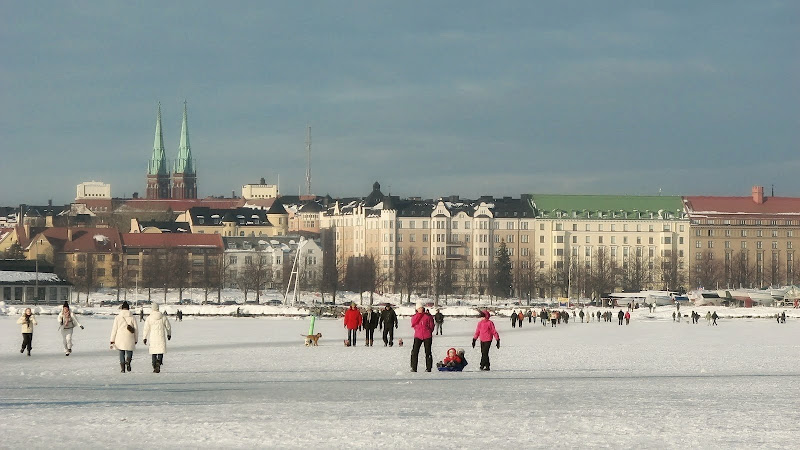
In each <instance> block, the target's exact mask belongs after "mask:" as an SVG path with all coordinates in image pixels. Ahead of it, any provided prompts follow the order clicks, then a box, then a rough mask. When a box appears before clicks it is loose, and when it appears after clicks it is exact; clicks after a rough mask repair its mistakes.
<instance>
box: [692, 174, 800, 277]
mask: <svg viewBox="0 0 800 450" xmlns="http://www.w3.org/2000/svg"><path fill="white" fill-rule="evenodd" d="M684 204H685V208H686V211H687V214H688V217H689V219H690V220H691V228H692V229H691V233H690V238H689V239H690V242H689V247H690V251H691V258H690V264H691V266H692V267H691V275H692V277H691V280H692V283H691V285H692V287H693V288H700V287H703V288H706V289H723V288H725V289H727V288H762V287H767V286H774V287H775V286H783V285H789V284H796V283H797V282H798V266H797V262H796V257H795V251H796V249H797V248H798V245H800V198H797V197H775V196H769V197H768V196H765V195H764V188H763V187H762V186H753V188H752V191H751V195H750V196H749V197H722V196H687V197H684Z"/></svg>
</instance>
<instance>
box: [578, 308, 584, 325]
mask: <svg viewBox="0 0 800 450" xmlns="http://www.w3.org/2000/svg"><path fill="white" fill-rule="evenodd" d="M578 315H579V316H580V317H581V323H583V310H581V312H580V313H578Z"/></svg>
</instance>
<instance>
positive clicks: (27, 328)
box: [17, 308, 38, 356]
mask: <svg viewBox="0 0 800 450" xmlns="http://www.w3.org/2000/svg"><path fill="white" fill-rule="evenodd" d="M17 323H18V324H19V325H22V348H21V349H20V350H19V352H20V353H23V352H25V350H26V349H27V350H28V356H31V350H33V326H34V325H38V323H37V322H36V317H33V312H32V311H31V309H30V308H25V312H24V313H23V314H22V317H20V318H19V319H17Z"/></svg>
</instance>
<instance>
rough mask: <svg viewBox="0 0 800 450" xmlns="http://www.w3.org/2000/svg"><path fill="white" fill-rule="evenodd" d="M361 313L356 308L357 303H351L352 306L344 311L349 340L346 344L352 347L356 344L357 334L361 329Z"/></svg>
mask: <svg viewBox="0 0 800 450" xmlns="http://www.w3.org/2000/svg"><path fill="white" fill-rule="evenodd" d="M361 320H362V318H361V313H360V312H359V311H358V308H356V304H355V303H350V307H349V308H347V311H345V313H344V327H345V328H346V329H347V341H345V344H346V345H347V346H348V347H350V346H353V347H355V346H356V336H358V332H359V331H360V330H361Z"/></svg>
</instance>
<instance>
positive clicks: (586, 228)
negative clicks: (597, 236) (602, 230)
mask: <svg viewBox="0 0 800 450" xmlns="http://www.w3.org/2000/svg"><path fill="white" fill-rule="evenodd" d="M584 229H585V231H591V227H590V226H589V224H588V223H587V224H586V226H585V227H584Z"/></svg>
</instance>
